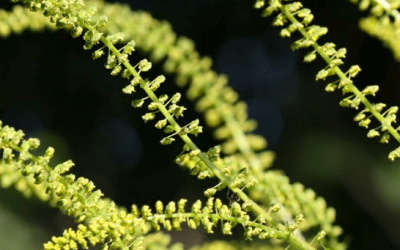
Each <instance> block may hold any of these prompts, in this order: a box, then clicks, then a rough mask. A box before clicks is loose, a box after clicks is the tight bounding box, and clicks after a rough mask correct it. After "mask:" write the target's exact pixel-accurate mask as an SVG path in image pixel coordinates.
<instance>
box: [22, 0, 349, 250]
mask: <svg viewBox="0 0 400 250" xmlns="http://www.w3.org/2000/svg"><path fill="white" fill-rule="evenodd" d="M93 3H96V4H98V5H97V6H98V7H99V13H102V14H108V15H110V16H117V17H120V18H116V19H115V20H114V19H113V20H114V21H110V23H109V24H108V25H107V26H105V27H103V28H102V31H103V32H104V33H106V34H109V33H110V32H111V31H113V30H123V31H125V30H126V31H127V32H128V35H127V36H125V38H126V37H128V38H129V37H135V38H136V39H137V40H140V41H142V42H143V43H145V44H146V41H147V40H146V39H145V38H146V37H153V36H152V35H151V34H154V33H161V34H162V35H159V36H163V37H159V38H158V39H159V40H161V41H171V42H173V41H174V39H168V37H175V36H176V35H175V34H174V33H173V31H172V30H171V29H170V27H169V26H168V27H167V28H165V27H164V26H163V23H159V22H158V21H157V20H154V19H152V18H151V17H150V16H149V15H148V14H146V13H137V14H135V15H133V14H132V12H131V11H130V9H129V8H128V7H126V6H121V5H111V4H105V5H102V4H100V3H101V2H100V1H93ZM18 12H21V10H20V9H18ZM116 13H118V15H116ZM127 20H129V23H142V24H143V25H136V26H135V27H141V28H130V29H129V28H128V27H126V23H127V22H126V21H127ZM144 30H145V31H146V32H143V31H144ZM161 30H162V31H161ZM182 39H183V38H182ZM184 41H186V42H188V43H192V42H191V41H190V40H188V39H184ZM182 43H183V42H181V40H178V43H177V45H174V43H171V44H169V43H167V42H166V43H161V44H156V43H154V44H152V45H151V44H149V43H147V45H146V46H144V47H145V48H146V50H150V51H153V54H152V55H154V53H155V51H157V50H158V48H160V47H161V48H164V49H165V50H166V51H174V52H175V54H176V53H178V54H181V55H184V56H182V58H181V59H177V58H176V57H174V56H173V55H174V53H169V54H168V55H167V58H168V60H167V62H166V65H167V64H171V61H172V62H173V63H174V64H176V68H177V69H179V68H181V67H183V66H185V67H186V68H194V69H198V68H199V67H197V66H196V65H197V63H198V61H199V59H198V56H197V57H196V56H194V57H192V60H189V58H188V56H189V55H192V54H196V53H197V52H195V51H191V52H190V53H188V52H185V47H188V46H182ZM178 45H179V46H178ZM136 47H138V48H140V46H139V45H138V46H136ZM190 47H193V46H190ZM158 54H160V53H158ZM182 65H183V66H182ZM198 70H199V72H197V71H196V70H194V73H196V74H193V75H190V74H189V76H193V77H194V78H196V79H197V81H198V78H199V74H200V73H201V72H203V71H204V74H206V75H208V76H213V75H214V76H216V74H215V73H214V72H212V71H210V70H206V69H198ZM177 73H178V78H179V77H183V76H185V74H184V73H182V72H181V71H180V70H178V72H177ZM182 74H183V75H182ZM185 77H187V76H185ZM218 79H221V80H222V81H223V82H225V81H226V79H225V78H224V77H220V78H218ZM210 80H212V79H210ZM224 84H225V83H224ZM203 85H204V86H206V87H203V88H202V91H204V92H205V93H206V96H205V97H203V98H202V99H201V100H200V101H199V102H198V103H199V104H198V107H201V106H203V108H202V109H204V103H206V101H205V99H207V102H208V103H210V104H208V105H207V106H210V105H211V106H215V109H211V110H212V111H209V112H208V113H214V114H215V113H216V111H217V113H219V114H220V115H221V118H217V119H222V120H224V121H225V122H226V124H227V126H225V127H221V128H219V129H218V130H217V134H220V136H221V135H224V134H225V136H223V137H226V134H227V133H228V134H233V137H234V139H237V141H239V142H240V141H242V142H243V140H241V139H240V138H241V137H244V133H243V130H242V128H241V127H240V126H239V122H238V120H236V119H237V118H236V117H234V116H233V115H232V114H233V113H234V112H226V107H227V106H228V108H229V106H231V103H229V102H228V101H227V100H225V99H224V98H223V97H221V96H218V95H216V94H214V93H217V92H218V91H216V90H215V88H213V86H212V85H211V84H207V82H206V81H204V83H203ZM216 85H217V86H219V85H218V84H216ZM198 91H199V90H197V92H198ZM189 92H190V91H189ZM192 92H193V91H192ZM230 93H231V95H233V96H237V94H236V93H235V92H234V91H233V90H230ZM225 98H226V97H225ZM208 99H211V100H208ZM235 99H237V97H235ZM202 103H203V104H202ZM237 106H238V107H239V110H238V111H239V112H236V113H238V114H239V118H240V117H242V118H241V119H240V120H242V122H245V121H246V118H247V115H246V112H247V111H246V106H244V104H243V103H240V105H237ZM215 110H216V111H215ZM208 116H210V115H208ZM206 117H207V116H206ZM211 117H215V115H212V116H211ZM208 120H210V121H211V122H209V123H211V124H215V118H214V119H208ZM213 120H214V122H213ZM248 123H250V124H251V123H254V122H251V121H248ZM242 126H243V125H242ZM251 127H254V125H252V126H251ZM229 129H231V131H233V132H229ZM238 138H239V139H238ZM244 138H245V137H244ZM244 142H247V141H246V140H245V141H244ZM230 144H231V143H230ZM241 144H245V143H241ZM241 144H239V145H241ZM253 144H254V143H253ZM261 144H263V143H261ZM246 150H250V152H253V151H252V150H253V149H252V148H251V147H247V149H246ZM246 150H242V149H241V152H242V153H243V154H244V155H246ZM263 155H264V157H263V158H261V160H262V161H263V162H264V163H263V165H264V167H265V166H267V165H269V163H268V162H271V158H270V157H268V155H270V153H267V152H266V153H263ZM182 156H184V155H181V158H182ZM253 156H254V155H253ZM246 158H247V160H249V159H251V157H246ZM197 161H199V159H196V162H197ZM224 161H225V160H224ZM226 161H227V163H226V164H227V165H229V166H231V167H232V166H235V167H232V168H231V169H230V175H227V176H228V177H230V178H233V177H234V176H235V174H236V173H238V172H239V171H240V169H242V168H243V167H244V166H248V165H249V164H248V163H247V162H245V161H244V159H241V157H239V155H238V154H236V155H234V156H233V157H230V158H227V159H226ZM235 162H240V164H237V163H235ZM254 162H256V163H254ZM257 162H258V163H257ZM266 163H268V164H266ZM257 164H260V158H258V157H253V160H250V165H249V168H248V169H249V171H248V174H247V175H246V178H243V182H244V183H247V182H248V183H251V182H253V181H254V179H255V177H258V179H259V183H258V184H257V185H256V186H257V190H263V191H262V192H259V191H256V192H253V191H252V190H253V188H254V187H255V186H252V187H250V186H249V187H248V188H249V191H250V197H251V198H253V199H254V200H256V201H259V202H261V203H262V204H263V205H264V208H266V209H268V207H270V206H271V205H272V204H273V203H277V202H279V203H281V204H283V205H284V206H282V208H281V210H280V212H279V213H277V214H278V217H279V219H280V221H281V222H282V223H284V222H285V221H291V220H292V219H293V217H295V216H296V214H300V213H303V214H304V215H305V218H306V220H307V222H306V223H303V224H302V225H303V226H302V227H301V228H300V229H301V230H302V231H305V230H307V229H308V228H310V227H314V226H318V225H321V229H322V230H324V231H325V232H326V233H327V236H328V237H327V240H328V243H325V245H326V246H328V247H333V248H334V249H340V248H343V246H342V247H339V246H338V242H337V236H338V234H340V231H341V230H340V229H339V228H338V227H337V226H335V227H332V225H331V223H332V222H333V220H334V211H333V213H332V210H333V209H332V208H329V209H327V210H326V205H325V206H320V204H321V202H314V199H315V194H314V193H313V192H312V191H311V190H306V192H304V194H302V193H301V192H303V191H298V192H297V196H295V195H294V194H295V192H294V191H293V190H294V189H293V188H292V187H291V185H290V184H289V181H288V179H287V178H286V177H284V176H283V175H281V174H280V173H278V172H275V171H274V172H268V173H263V172H262V169H260V168H259V167H258V166H259V165H257ZM239 165H240V166H239ZM189 167H193V165H190V164H189ZM192 172H193V171H192ZM198 173H199V177H200V178H205V176H208V175H209V174H210V173H208V171H207V169H206V168H204V169H202V171H199V172H198ZM211 174H212V173H211ZM271 183H275V184H274V185H271ZM297 190H299V189H297ZM206 192H207V193H208V194H210V192H212V193H215V192H216V190H215V189H213V188H210V189H209V190H208V191H206ZM299 192H300V193H299ZM282 194H283V195H282ZM310 194H314V195H310ZM296 199H297V200H296ZM303 201H304V202H303ZM316 201H323V199H322V198H318V199H317V200H316ZM299 204H301V205H299ZM323 204H325V203H323ZM285 209H288V211H286V212H284V211H285ZM325 210H326V211H325ZM322 215H326V216H322ZM308 218H310V219H308ZM316 218H317V219H316ZM305 225H307V226H305Z"/></svg>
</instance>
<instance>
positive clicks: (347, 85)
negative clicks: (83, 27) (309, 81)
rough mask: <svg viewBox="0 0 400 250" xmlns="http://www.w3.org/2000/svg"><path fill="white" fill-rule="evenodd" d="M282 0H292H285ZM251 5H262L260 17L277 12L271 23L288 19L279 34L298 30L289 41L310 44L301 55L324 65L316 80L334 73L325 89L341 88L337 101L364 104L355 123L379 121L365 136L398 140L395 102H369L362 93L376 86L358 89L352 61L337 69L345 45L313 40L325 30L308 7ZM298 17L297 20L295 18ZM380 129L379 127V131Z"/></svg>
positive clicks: (276, 0)
mask: <svg viewBox="0 0 400 250" xmlns="http://www.w3.org/2000/svg"><path fill="white" fill-rule="evenodd" d="M285 2H292V1H290V0H286V1H285ZM265 5H266V6H265ZM254 6H255V8H259V9H260V8H263V12H262V15H263V16H264V17H267V16H270V15H271V14H273V13H274V12H279V14H278V16H277V17H276V18H275V20H274V21H273V25H274V26H284V25H285V23H287V22H288V23H289V25H288V26H287V27H286V28H283V29H282V30H281V32H280V35H281V36H282V37H289V36H290V35H291V33H293V32H295V31H299V33H300V34H301V35H302V36H303V38H301V39H300V40H297V41H296V42H294V43H293V45H292V49H293V50H296V49H300V48H307V47H313V49H314V50H313V51H311V52H309V53H307V54H306V56H305V57H304V61H305V62H312V61H314V60H315V58H316V57H317V56H316V54H319V55H320V56H321V57H322V58H323V59H324V61H325V62H326V63H327V66H326V67H325V68H324V69H322V70H320V71H319V72H318V74H317V75H316V80H325V79H326V78H327V77H329V76H336V77H337V78H338V79H337V80H335V81H334V82H331V83H329V84H328V85H327V86H326V88H325V90H326V91H327V92H333V91H335V90H336V89H341V90H342V92H343V95H347V96H346V97H345V98H344V99H343V100H342V101H341V102H340V105H341V106H342V107H349V108H354V109H356V110H358V109H359V108H360V104H361V103H362V104H363V105H364V106H365V108H363V109H362V110H361V111H360V112H359V113H358V114H357V115H356V116H355V117H354V121H356V122H358V125H359V126H361V127H365V128H367V129H368V127H369V126H370V123H371V119H370V118H372V117H375V118H376V120H377V121H378V122H379V123H380V124H379V125H378V126H377V127H375V128H373V129H369V131H368V134H367V136H368V137H369V138H372V137H381V139H380V142H381V143H388V142H389V139H390V137H394V139H395V140H397V141H398V142H399V143H400V134H399V132H398V130H399V128H394V127H393V126H392V123H395V122H396V113H397V111H398V107H397V106H393V107H390V108H387V109H386V110H384V108H385V107H386V104H384V103H377V104H373V103H371V102H370V101H369V100H368V99H367V97H366V96H368V95H372V96H375V94H376V93H377V91H378V89H379V87H378V86H376V85H374V86H367V87H366V88H365V89H364V90H362V91H360V90H359V89H358V88H357V87H356V86H355V85H354V84H353V80H352V78H354V77H355V76H357V74H358V73H359V72H360V71H361V68H360V67H359V66H358V65H353V66H351V67H350V68H349V70H347V71H346V72H343V71H342V70H341V69H340V65H342V64H343V60H342V59H343V58H345V56H346V49H345V48H341V49H339V50H336V49H335V47H336V45H335V44H334V43H325V44H324V45H319V44H318V43H317V40H318V39H319V38H320V37H321V36H323V35H325V34H326V33H327V32H328V29H327V28H325V27H320V26H317V25H309V24H310V23H311V22H312V20H313V18H314V16H313V14H311V11H310V9H307V8H303V5H302V4H301V2H292V3H288V4H283V1H281V0H269V1H268V3H267V1H264V0H257V1H256V3H255V5H254ZM298 18H299V19H301V21H298ZM379 130H380V131H379ZM388 157H389V159H391V160H394V159H396V158H399V157H400V147H398V148H396V149H395V150H393V151H392V152H390V153H389V156H388Z"/></svg>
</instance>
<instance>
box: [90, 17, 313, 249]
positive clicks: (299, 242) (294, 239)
mask: <svg viewBox="0 0 400 250" xmlns="http://www.w3.org/2000/svg"><path fill="white" fill-rule="evenodd" d="M85 27H86V28H87V29H88V30H90V31H93V30H94V27H93V26H91V25H89V24H85ZM100 40H101V41H102V42H103V43H104V45H106V46H107V47H108V49H110V51H111V52H112V53H114V55H115V56H116V57H117V58H118V59H119V58H120V57H121V53H120V52H119V51H118V49H116V48H115V46H114V45H113V44H112V43H111V42H110V41H109V40H107V39H106V38H105V37H104V36H102V37H101V39H100ZM123 65H124V66H125V67H126V68H127V69H128V70H129V72H130V73H131V74H132V75H133V76H134V77H135V78H137V79H139V83H140V86H141V87H142V89H143V90H144V91H145V92H146V93H147V95H148V96H149V97H150V99H151V100H152V101H153V102H155V103H157V105H158V109H159V110H160V112H161V113H162V114H163V115H164V117H165V118H166V119H167V120H168V122H169V123H170V125H171V126H172V127H173V128H174V130H175V132H179V131H180V130H181V126H179V124H178V123H177V122H176V120H175V119H174V118H173V117H172V116H171V114H170V113H169V112H168V110H167V109H166V107H165V106H164V105H163V104H162V103H161V102H160V100H159V99H158V97H157V96H156V95H155V94H154V92H153V91H152V90H151V89H150V88H149V86H147V84H146V82H145V81H143V79H142V78H141V77H140V75H139V73H138V72H137V71H136V70H135V69H134V67H132V65H131V64H130V63H129V61H126V62H124V63H123ZM179 136H180V137H181V139H182V140H183V141H184V142H185V143H186V144H187V145H188V146H189V148H190V149H191V150H198V149H199V148H198V147H197V146H196V144H195V143H194V142H193V141H192V140H191V139H190V137H189V136H187V135H179ZM198 157H199V158H200V159H201V160H202V161H203V162H204V164H205V165H206V166H207V167H208V168H209V169H210V170H211V171H212V172H213V173H214V175H215V176H217V178H218V179H219V180H220V181H222V182H223V183H224V184H225V185H226V186H228V187H229V188H230V189H231V190H232V191H233V192H235V193H237V195H238V197H239V198H240V199H241V200H242V201H244V202H247V203H249V204H251V207H252V209H253V211H255V212H256V213H257V214H260V215H263V216H264V217H265V219H266V220H267V221H268V222H269V223H270V224H271V225H273V226H275V227H277V228H278V229H279V230H280V231H281V232H282V233H283V232H286V231H287V229H286V228H285V226H284V225H282V224H279V223H277V222H276V221H275V220H274V219H273V218H272V217H271V216H270V215H269V214H268V213H267V212H266V211H265V210H264V209H263V208H262V207H260V206H259V205H258V204H257V203H255V202H254V201H253V200H252V199H250V198H249V197H248V196H247V195H246V194H245V193H244V192H243V191H242V190H240V189H239V188H235V187H233V186H232V183H231V181H230V180H229V179H228V178H227V177H226V176H224V175H223V174H222V173H221V172H220V171H219V169H218V168H217V167H216V166H215V165H214V164H213V163H212V162H211V161H210V160H209V159H208V158H207V157H206V155H205V154H204V153H203V152H202V151H200V153H199V155H198ZM285 240H286V242H288V243H289V244H291V245H293V246H296V247H298V248H299V249H310V250H311V249H315V248H314V247H312V246H311V245H309V244H308V243H307V242H306V241H304V240H303V239H302V238H300V237H299V236H297V235H294V234H288V235H287V237H286V238H285Z"/></svg>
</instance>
